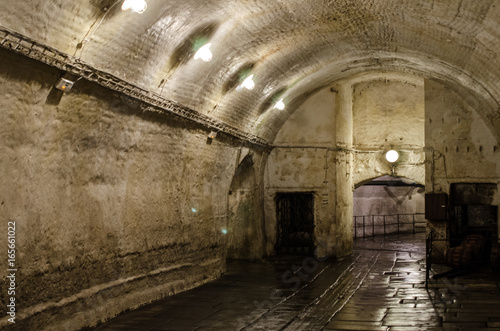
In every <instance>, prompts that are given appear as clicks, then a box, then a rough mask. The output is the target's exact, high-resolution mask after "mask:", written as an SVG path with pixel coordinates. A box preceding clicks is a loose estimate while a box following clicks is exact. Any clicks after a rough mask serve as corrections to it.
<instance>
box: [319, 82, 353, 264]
mask: <svg viewBox="0 0 500 331" xmlns="http://www.w3.org/2000/svg"><path fill="white" fill-rule="evenodd" d="M332 91H336V93H337V98H336V104H335V123H336V130H335V146H336V150H335V151H334V153H333V154H334V160H335V164H334V165H332V166H331V168H332V169H331V170H332V171H330V173H331V174H332V175H331V178H330V181H331V182H330V183H329V196H330V197H331V200H332V201H331V205H332V207H331V208H329V209H328V210H329V213H330V216H329V217H328V218H327V220H326V222H323V224H322V226H321V227H322V229H321V230H322V231H321V232H320V233H321V235H320V236H318V237H317V241H318V242H317V255H318V257H320V258H322V257H342V256H346V255H348V254H350V253H351V252H352V240H353V239H352V236H353V235H352V215H353V214H352V207H353V205H352V204H353V184H352V164H353V155H352V152H351V150H352V143H353V117H352V86H351V84H348V83H344V84H338V85H336V86H335V87H334V88H333V89H332Z"/></svg>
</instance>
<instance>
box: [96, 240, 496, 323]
mask: <svg viewBox="0 0 500 331" xmlns="http://www.w3.org/2000/svg"><path fill="white" fill-rule="evenodd" d="M495 328H496V329H498V330H500V275H499V274H493V273H491V271H490V270H489V269H488V268H485V269H482V270H477V271H473V272H469V273H468V274H465V275H462V276H459V277H456V278H450V279H448V278H440V279H438V280H431V281H430V283H429V288H428V289H426V288H425V238H424V235H423V234H417V235H404V236H403V235H401V236H388V237H386V238H385V239H384V238H375V239H373V238H370V239H361V240H360V239H358V241H357V242H356V244H355V250H354V253H353V255H352V257H349V258H345V259H343V260H341V261H337V262H331V261H318V260H316V259H314V258H297V259H295V260H290V259H287V260H281V261H272V262H260V263H259V262H257V263H256V262H253V263H251V262H242V261H234V262H229V263H228V273H227V274H226V275H225V276H224V277H222V278H221V279H219V280H217V281H214V282H211V283H209V284H206V285H203V286H201V287H199V288H196V289H193V290H190V291H187V292H184V293H181V294H179V295H176V296H173V297H170V298H167V299H165V300H162V301H159V302H156V303H153V304H150V305H147V306H145V307H142V308H141V309H138V310H135V311H132V312H128V313H124V314H122V315H120V316H118V317H117V318H115V319H113V320H111V321H109V322H107V323H105V324H103V325H101V326H100V327H99V328H97V329H96V330H108V331H111V330H150V331H151V330H183V331H184V330H481V329H488V330H490V329H495Z"/></svg>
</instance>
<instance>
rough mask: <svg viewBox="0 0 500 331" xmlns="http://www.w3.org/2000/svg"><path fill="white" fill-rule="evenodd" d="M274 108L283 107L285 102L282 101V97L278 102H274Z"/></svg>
mask: <svg viewBox="0 0 500 331" xmlns="http://www.w3.org/2000/svg"><path fill="white" fill-rule="evenodd" d="M274 108H278V109H279V110H283V109H285V103H284V102H283V98H281V99H280V100H279V101H278V102H276V104H275V105H274Z"/></svg>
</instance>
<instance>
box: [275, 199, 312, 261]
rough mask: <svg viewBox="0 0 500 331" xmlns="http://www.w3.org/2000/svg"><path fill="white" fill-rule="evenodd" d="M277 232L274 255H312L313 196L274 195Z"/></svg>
mask: <svg viewBox="0 0 500 331" xmlns="http://www.w3.org/2000/svg"><path fill="white" fill-rule="evenodd" d="M276 217H277V218H276V219H277V221H278V231H277V238H276V253H277V254H286V255H295V254H305V255H312V254H313V253H314V195H313V194H312V193H278V194H276Z"/></svg>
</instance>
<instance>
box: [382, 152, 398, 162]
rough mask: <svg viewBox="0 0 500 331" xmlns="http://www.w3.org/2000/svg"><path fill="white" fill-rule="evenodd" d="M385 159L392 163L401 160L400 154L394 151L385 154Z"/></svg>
mask: <svg viewBox="0 0 500 331" xmlns="http://www.w3.org/2000/svg"><path fill="white" fill-rule="evenodd" d="M385 159H386V160H387V161H389V162H391V163H394V162H396V161H397V160H398V159H399V153H398V152H397V151H395V150H393V149H391V150H390V151H388V152H387V153H385Z"/></svg>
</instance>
